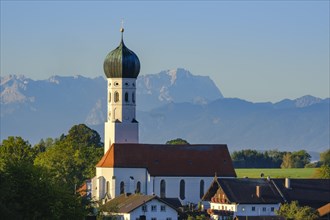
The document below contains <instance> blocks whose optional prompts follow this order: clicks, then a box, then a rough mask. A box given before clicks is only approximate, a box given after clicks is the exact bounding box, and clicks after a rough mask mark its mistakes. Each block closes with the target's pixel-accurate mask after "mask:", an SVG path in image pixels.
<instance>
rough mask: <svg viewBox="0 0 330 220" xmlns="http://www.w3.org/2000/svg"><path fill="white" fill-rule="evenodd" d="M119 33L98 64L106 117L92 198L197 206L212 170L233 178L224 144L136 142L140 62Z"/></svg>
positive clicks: (137, 139)
mask: <svg viewBox="0 0 330 220" xmlns="http://www.w3.org/2000/svg"><path fill="white" fill-rule="evenodd" d="M120 31H121V41H120V44H119V46H118V47H117V48H116V49H114V50H112V51H111V52H110V53H109V54H108V55H107V56H106V58H105V60H104V63H103V69H104V73H105V76H106V77H107V121H106V122H105V124H104V156H103V157H102V159H101V160H100V161H99V163H98V164H97V165H96V176H95V177H94V178H93V179H92V199H93V200H96V201H100V200H101V201H104V202H105V201H106V200H109V199H114V198H116V197H117V196H120V195H122V194H124V193H142V194H145V195H154V194H155V195H157V196H158V197H160V198H167V197H171V198H179V199H180V201H181V202H182V203H183V204H188V203H189V204H190V203H194V204H197V203H198V202H199V201H200V199H201V198H202V196H203V195H204V193H205V190H206V187H207V186H208V185H209V184H210V183H211V182H212V180H213V176H214V174H215V173H217V175H218V176H221V177H223V178H234V177H236V173H235V170H234V167H233V164H232V161H231V158H230V154H229V151H228V148H227V146H226V145H224V144H214V145H205V144H199V145H164V144H141V143H139V122H138V120H137V118H136V101H137V100H136V79H137V77H138V75H139V72H140V61H139V58H138V56H137V55H136V54H135V53H134V52H133V51H131V50H130V49H128V48H127V47H126V45H125V43H124V40H123V33H124V29H123V28H121V30H120ZM174 126H175V125H174ZM210 158H212V159H210Z"/></svg>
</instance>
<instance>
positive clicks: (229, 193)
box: [202, 178, 283, 204]
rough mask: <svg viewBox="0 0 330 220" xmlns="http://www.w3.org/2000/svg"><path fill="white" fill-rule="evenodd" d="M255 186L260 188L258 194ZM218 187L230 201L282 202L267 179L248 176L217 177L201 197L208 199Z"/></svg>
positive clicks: (251, 202)
mask: <svg viewBox="0 0 330 220" xmlns="http://www.w3.org/2000/svg"><path fill="white" fill-rule="evenodd" d="M257 187H259V190H260V195H259V196H258V195H257ZM220 188H221V189H222V191H223V192H224V194H225V195H226V197H227V199H228V200H229V201H230V202H235V203H243V204H275V203H281V202H283V199H282V197H281V195H280V193H279V192H278V190H277V189H276V188H275V187H274V185H273V184H272V183H271V182H270V181H268V180H267V179H249V178H235V179H234V178H228V179H226V178H217V179H215V180H214V181H213V183H212V184H211V187H210V188H209V190H208V192H207V193H206V194H205V195H204V197H203V198H202V199H203V200H204V201H210V200H211V198H212V197H213V196H214V195H215V194H216V192H217V190H218V189H220Z"/></svg>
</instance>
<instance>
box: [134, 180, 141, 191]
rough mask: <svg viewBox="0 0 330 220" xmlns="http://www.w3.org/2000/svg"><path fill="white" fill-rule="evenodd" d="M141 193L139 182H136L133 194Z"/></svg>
mask: <svg viewBox="0 0 330 220" xmlns="http://www.w3.org/2000/svg"><path fill="white" fill-rule="evenodd" d="M140 192H141V182H140V181H138V182H137V184H136V190H135V193H140Z"/></svg>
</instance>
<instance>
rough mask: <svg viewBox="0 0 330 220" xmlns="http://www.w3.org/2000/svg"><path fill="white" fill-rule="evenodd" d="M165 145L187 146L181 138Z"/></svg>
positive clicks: (186, 142)
mask: <svg viewBox="0 0 330 220" xmlns="http://www.w3.org/2000/svg"><path fill="white" fill-rule="evenodd" d="M166 144H170V145H187V144H189V142H188V141H186V140H184V139H182V138H177V139H173V140H170V141H167V142H166Z"/></svg>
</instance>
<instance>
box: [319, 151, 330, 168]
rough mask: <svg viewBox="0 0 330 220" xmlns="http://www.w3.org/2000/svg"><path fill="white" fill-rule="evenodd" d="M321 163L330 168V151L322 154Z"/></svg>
mask: <svg viewBox="0 0 330 220" xmlns="http://www.w3.org/2000/svg"><path fill="white" fill-rule="evenodd" d="M320 161H321V163H322V164H325V165H328V166H330V149H328V150H326V151H324V152H322V153H320Z"/></svg>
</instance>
